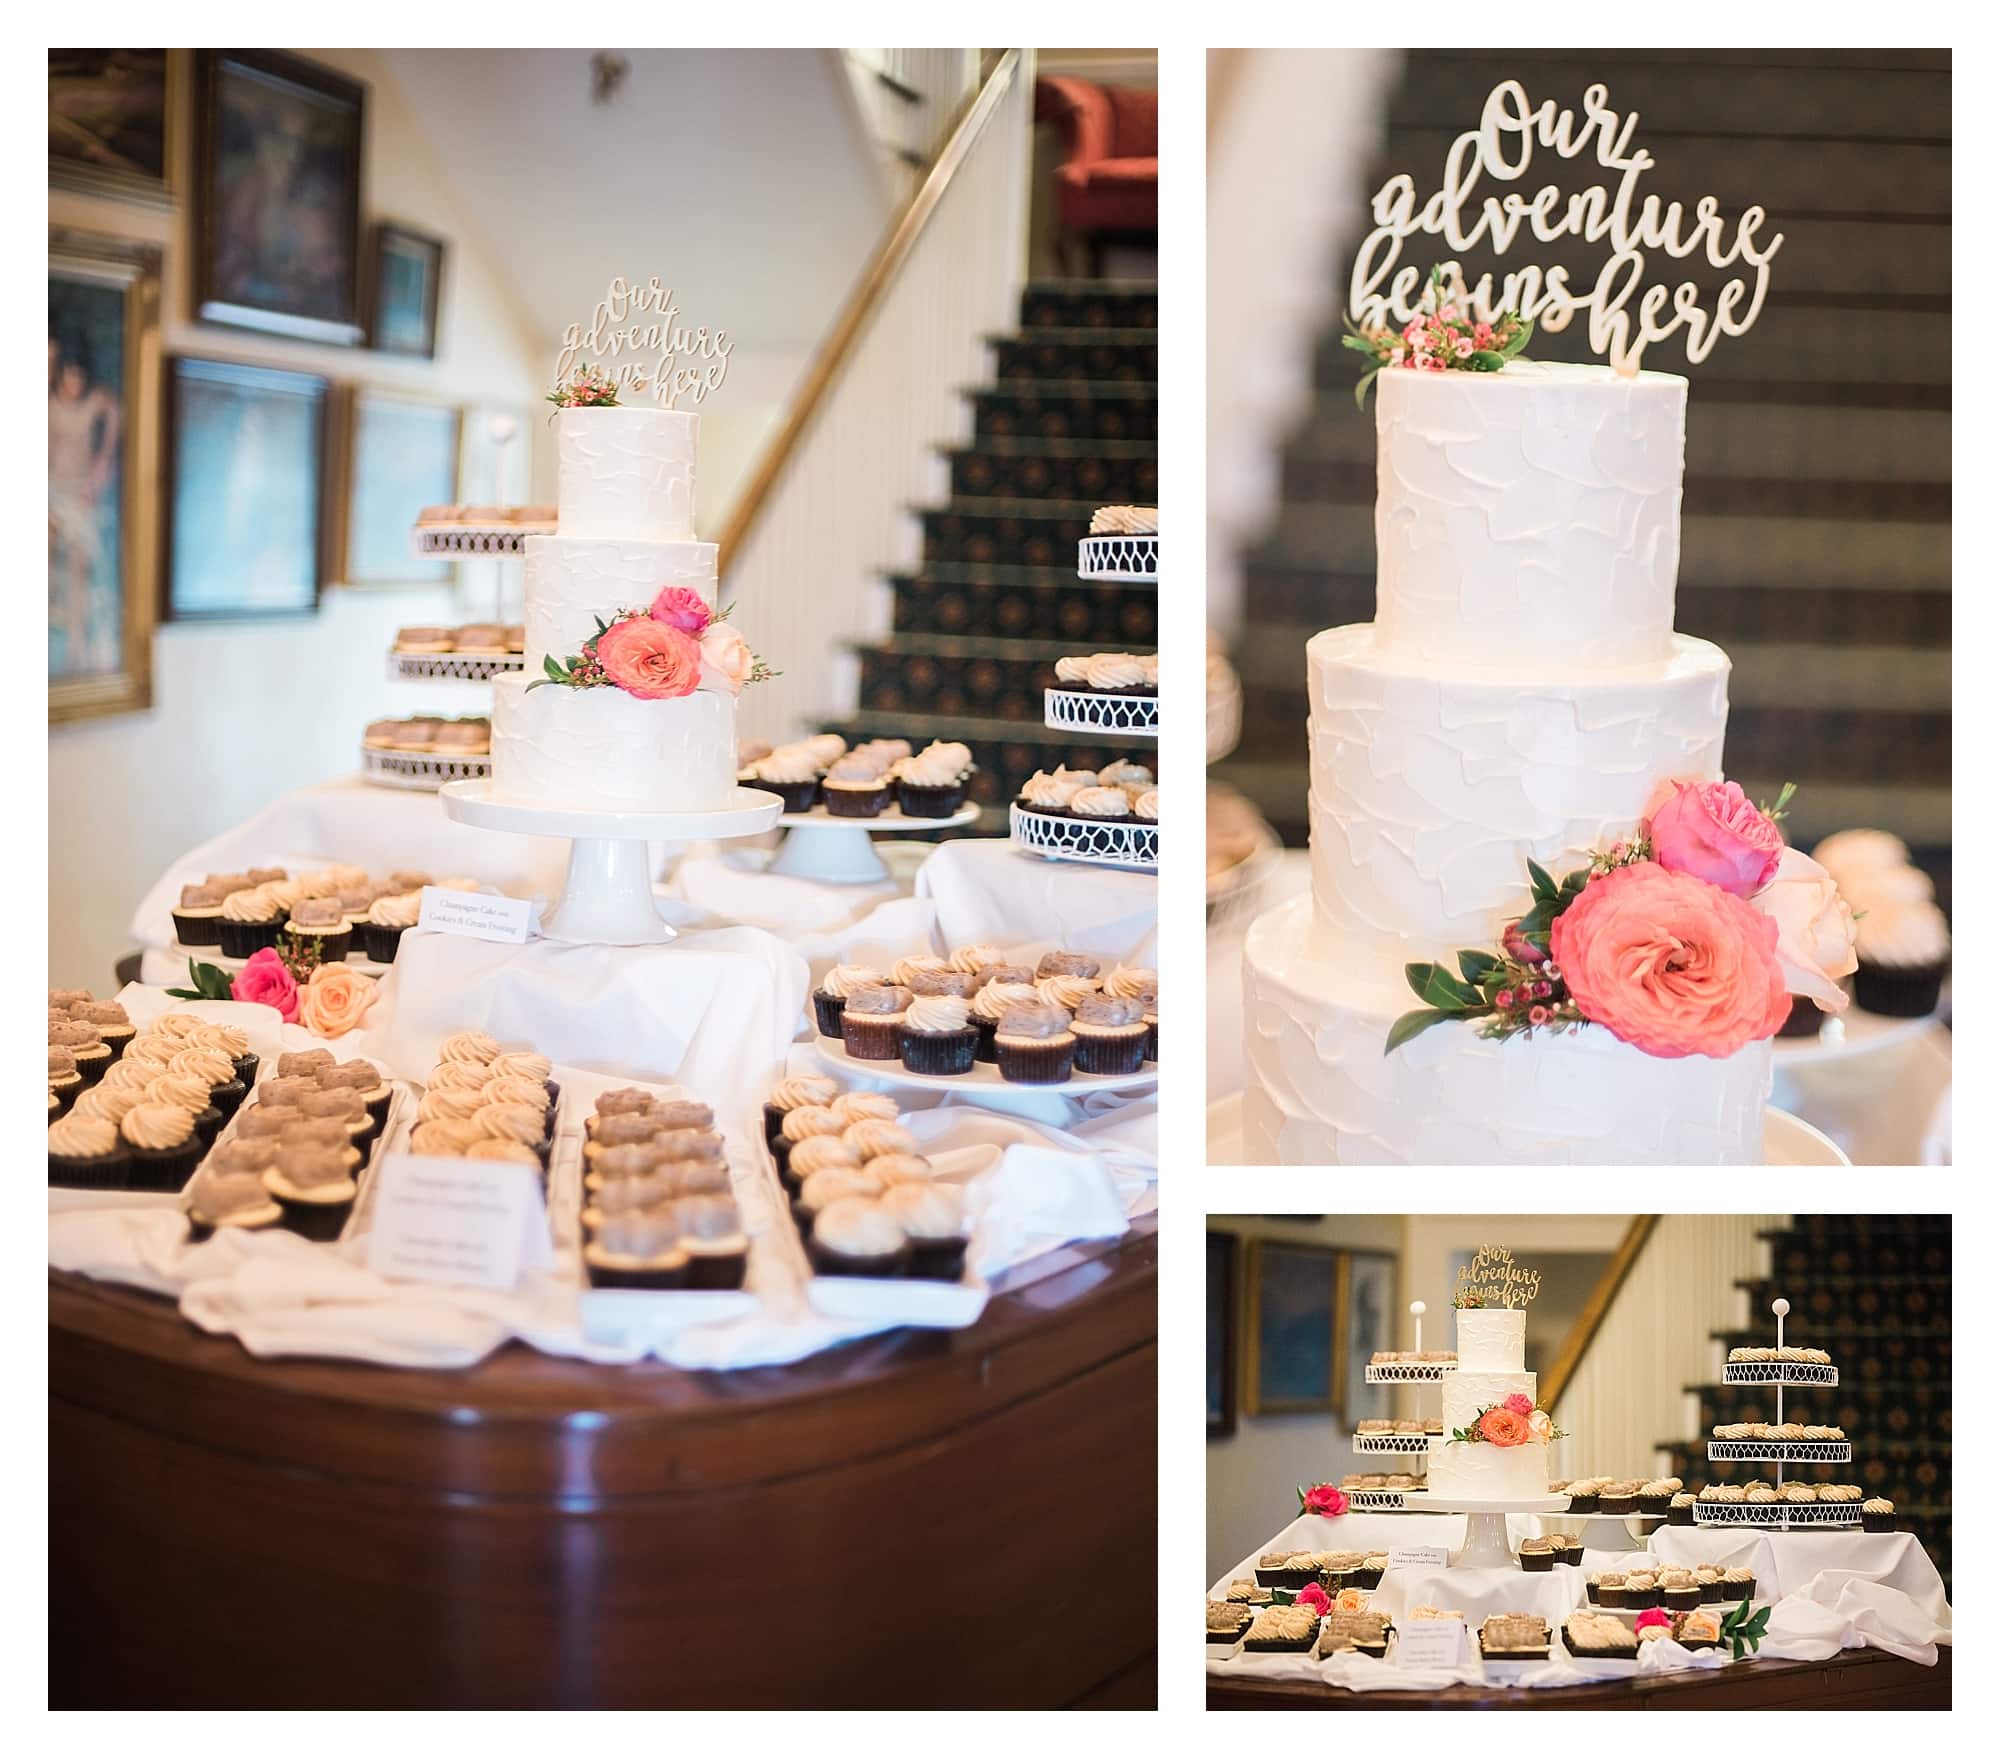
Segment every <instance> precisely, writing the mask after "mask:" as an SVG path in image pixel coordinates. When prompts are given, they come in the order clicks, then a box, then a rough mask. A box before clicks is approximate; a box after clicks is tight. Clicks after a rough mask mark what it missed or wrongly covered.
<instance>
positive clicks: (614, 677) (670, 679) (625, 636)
mask: <svg viewBox="0 0 2000 1759" xmlns="http://www.w3.org/2000/svg"><path fill="white" fill-rule="evenodd" d="M597 661H598V664H599V665H601V666H602V667H603V668H604V675H605V677H607V678H609V679H610V680H611V682H612V683H613V684H615V685H617V686H618V688H619V689H620V690H623V691H627V692H629V693H630V694H631V695H633V696H637V697H642V698H644V699H645V700H646V701H648V702H655V701H659V700H661V699H662V698H666V697H674V696H691V695H692V694H693V693H694V689H695V686H696V685H698V684H699V683H700V682H701V644H700V643H699V642H698V641H696V640H695V638H694V637H693V636H692V635H688V634H686V633H685V632H683V631H682V630H679V629H676V628H674V627H673V626H672V625H671V624H667V623H656V622H655V621H654V620H653V619H652V618H651V617H628V618H626V619H625V621H624V622H622V623H614V624H612V625H611V627H610V628H609V629H607V630H605V632H604V633H603V634H602V635H600V636H599V637H598V638H597Z"/></svg>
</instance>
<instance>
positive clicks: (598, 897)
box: [438, 779, 784, 947]
mask: <svg viewBox="0 0 2000 1759" xmlns="http://www.w3.org/2000/svg"><path fill="white" fill-rule="evenodd" d="M438 798H439V800H441V801H442V802H443V803H444V810H445V816H446V817H447V818H453V819H456V820H458V821H459V823H461V824H469V825H471V826H473V827H474V828H475V829H478V830H484V831H511V832H513V833H514V834H515V835H517V836H524V837H568V838H569V839H570V851H569V869H568V872H567V874H566V875H565V877H564V880H563V889H562V895H561V896H560V897H559V898H558V899H557V900H556V901H555V902H554V903H553V904H551V905H550V906H549V908H548V909H547V910H546V911H544V912H543V915H542V924H541V932H542V935H543V938H544V939H547V940H552V941H570V942H574V943H578V944H583V945H596V946H613V947H646V946H657V945H659V944H660V943H662V942H665V941H670V940H672V939H673V938H674V931H673V930H672V929H671V928H669V927H668V926H667V923H666V921H665V920H664V919H663V918H662V917H661V915H660V910H659V905H658V903H657V902H656V901H655V899H654V896H653V870H652V861H651V857H650V854H649V852H648V849H647V845H648V844H649V843H655V842H679V841H696V840H700V841H708V842H728V841H731V840H733V839H735V838H738V837H755V836H759V835H761V834H762V833H763V832H765V831H768V830H769V829H770V828H771V827H772V825H774V824H775V823H777V820H778V814H779V813H780V812H781V811H782V810H783V808H784V802H783V801H782V800H781V799H779V797H778V796H777V795H775V794H772V793H768V792H766V791H765V790H764V789H762V788H741V787H739V788H738V789H737V790H736V792H735V796H734V798H733V799H732V800H731V802H730V804H729V805H728V806H726V807H724V808H722V809H721V810H720V811H716V812H591V811H584V810H574V809H572V810H559V809H555V808H550V807H542V806H523V805H520V804H519V803H517V802H514V801H508V800H500V799H496V798H494V794H493V784H492V781H491V780H490V779H488V780H482V781H460V782H448V783H446V784H445V785H444V786H443V787H442V788H440V789H439V790H438Z"/></svg>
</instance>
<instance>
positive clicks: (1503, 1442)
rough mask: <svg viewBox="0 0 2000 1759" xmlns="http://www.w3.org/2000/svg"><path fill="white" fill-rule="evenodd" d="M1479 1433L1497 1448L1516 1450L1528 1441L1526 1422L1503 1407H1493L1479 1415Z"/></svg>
mask: <svg viewBox="0 0 2000 1759" xmlns="http://www.w3.org/2000/svg"><path fill="white" fill-rule="evenodd" d="M1479 1433H1480V1435H1481V1437H1482V1438H1483V1439H1485V1440H1487V1441H1490V1442H1491V1443H1492V1444H1493V1445H1494V1446H1495V1447H1497V1448H1517V1447H1519V1446H1520V1445H1521V1444H1522V1443H1523V1442H1524V1441H1526V1440H1527V1439H1528V1420H1527V1419H1526V1418H1525V1417H1521V1416H1518V1415H1516V1414H1515V1413H1514V1412H1512V1411H1510V1410H1508V1409H1507V1407H1506V1406H1505V1405H1495V1406H1494V1407H1493V1409H1492V1410H1490V1411H1483V1412H1481V1413H1480V1417H1479Z"/></svg>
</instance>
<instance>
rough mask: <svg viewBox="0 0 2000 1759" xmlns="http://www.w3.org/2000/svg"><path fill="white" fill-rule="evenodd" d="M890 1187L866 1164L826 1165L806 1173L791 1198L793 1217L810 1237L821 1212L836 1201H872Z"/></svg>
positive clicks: (802, 1230) (801, 1231)
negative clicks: (861, 1165) (859, 1165)
mask: <svg viewBox="0 0 2000 1759" xmlns="http://www.w3.org/2000/svg"><path fill="white" fill-rule="evenodd" d="M886 1189H887V1187H886V1186H885V1185H884V1184H883V1183H882V1181H881V1179H880V1178H879V1177H877V1175H875V1174H874V1173H871V1172H869V1171H868V1170H867V1169H866V1168H865V1167H858V1166H827V1167H821V1168H820V1169H819V1170H818V1171H816V1172H812V1173H807V1174H805V1175H804V1176H803V1177H802V1178H801V1180H800V1183H799V1186H798V1190H797V1192H796V1194H795V1195H794V1197H793V1199H792V1220H793V1221H795V1222H796V1223H797V1224H798V1226H799V1231H800V1233H801V1234H803V1235H805V1236H806V1237H807V1238H810V1237H811V1234H812V1228H813V1223H814V1222H816V1221H817V1220H818V1219H819V1216H820V1212H821V1211H822V1210H824V1209H826V1208H828V1207H829V1206H830V1205H832V1204H835V1203H844V1202H846V1201H848V1200H850V1199H855V1200H858V1201H861V1202H865V1203H873V1202H874V1201H875V1200H876V1199H877V1198H879V1197H880V1196H881V1195H882V1193H883V1192H884V1191H885V1190H886Z"/></svg>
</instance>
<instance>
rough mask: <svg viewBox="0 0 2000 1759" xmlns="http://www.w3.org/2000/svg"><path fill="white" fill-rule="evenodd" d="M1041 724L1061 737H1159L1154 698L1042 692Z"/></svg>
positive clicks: (1106, 692)
mask: <svg viewBox="0 0 2000 1759" xmlns="http://www.w3.org/2000/svg"><path fill="white" fill-rule="evenodd" d="M1042 724H1043V725H1044V726H1045V727H1054V728H1056V729H1057V730H1058V731H1060V732H1064V733H1110V734H1114V735H1117V736H1121V737H1124V738H1127V739H1157V738H1159V736H1160V699H1159V697H1158V696H1157V695H1153V696H1140V695H1129V696H1128V695H1125V694H1123V693H1121V692H1118V691H1110V690H1062V689H1051V690H1044V691H1043V692H1042Z"/></svg>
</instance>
